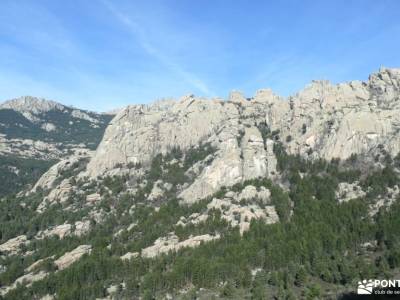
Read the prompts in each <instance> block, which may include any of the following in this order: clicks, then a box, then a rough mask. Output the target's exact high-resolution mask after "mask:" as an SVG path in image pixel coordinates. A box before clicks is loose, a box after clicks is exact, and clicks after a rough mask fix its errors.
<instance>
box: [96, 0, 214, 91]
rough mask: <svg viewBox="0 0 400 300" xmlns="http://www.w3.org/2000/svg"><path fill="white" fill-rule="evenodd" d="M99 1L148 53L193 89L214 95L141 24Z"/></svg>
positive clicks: (108, 2)
mask: <svg viewBox="0 0 400 300" xmlns="http://www.w3.org/2000/svg"><path fill="white" fill-rule="evenodd" d="M101 2H102V3H103V4H104V5H105V6H106V7H107V9H108V10H109V11H110V12H111V13H112V14H113V16H114V17H115V18H117V19H118V20H119V21H120V22H121V23H122V24H124V26H126V27H127V28H128V29H129V30H130V32H131V33H132V34H133V35H134V36H135V38H136V41H137V42H138V43H139V45H140V46H141V47H142V48H143V50H144V51H146V53H147V54H148V55H151V56H152V57H154V58H155V59H157V60H158V61H159V62H160V63H162V64H163V65H164V66H165V67H167V68H168V69H169V70H170V71H172V72H173V73H175V74H176V75H178V76H179V77H181V78H182V80H184V81H185V82H187V83H188V84H190V85H191V86H193V87H194V88H195V89H197V90H198V91H200V92H201V93H203V94H204V95H205V96H215V95H216V94H215V93H214V92H213V91H212V90H211V89H210V87H209V86H208V85H207V84H206V83H205V82H204V81H203V80H202V79H200V78H199V77H198V76H196V75H195V74H193V73H192V72H189V71H187V70H186V69H185V68H184V67H183V66H181V65H180V64H179V63H177V62H176V61H175V60H174V59H173V58H172V57H170V56H168V55H166V54H165V53H164V52H163V51H162V50H161V49H159V48H157V47H156V46H155V45H154V44H153V43H152V42H151V40H149V39H148V37H147V35H146V32H145V31H144V30H143V28H142V26H140V24H139V23H138V22H136V21H135V20H134V19H133V18H132V17H130V16H128V15H126V14H124V13H123V12H121V11H120V10H119V9H118V8H116V7H115V6H114V5H113V4H112V3H111V2H110V1H108V0H101Z"/></svg>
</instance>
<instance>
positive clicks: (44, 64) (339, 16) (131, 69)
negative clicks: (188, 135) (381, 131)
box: [0, 0, 400, 111]
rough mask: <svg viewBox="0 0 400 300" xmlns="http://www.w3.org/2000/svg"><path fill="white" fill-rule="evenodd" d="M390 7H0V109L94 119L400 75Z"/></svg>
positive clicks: (36, 1)
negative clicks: (28, 104)
mask: <svg viewBox="0 0 400 300" xmlns="http://www.w3.org/2000/svg"><path fill="white" fill-rule="evenodd" d="M399 11H400V1H398V0H392V1H389V0H380V1H377V0H371V1H368V0H360V1H351V0H346V1H340V0H339V1H338V0H335V1H333V0H332V1H305V0H298V1H294V0H293V1H266V0H265V1H255V0H254V1H240V0H237V1H232V0H231V1H228V0H226V1H222V0H213V1H211V0H210V1H206V0H204V1H187V0H186V1H183V0H182V1H173V0H171V1H167V0H164V1H152V0H147V1H122V0H121V1H118V0H91V1H85V0H81V1H78V0H69V1H52V0H31V1H25V0H18V1H15V0H1V1H0V56H1V60H0V101H3V100H7V99H10V98H14V97H18V96H21V95H33V96H39V97H45V98H49V99H53V100H57V101H60V102H62V103H65V104H69V105H74V106H77V107H81V108H86V109H91V110H96V111H106V110H109V109H112V108H115V107H121V106H124V105H127V104H131V103H147V102H151V101H153V100H155V99H159V98H162V97H175V98H178V97H180V96H182V95H184V94H188V93H193V94H195V95H199V96H207V97H213V96H220V97H223V98H226V97H227V96H228V94H229V91H230V90H233V89H235V90H241V91H243V92H244V93H245V94H246V96H252V95H253V94H254V93H255V91H256V90H257V89H260V88H267V87H269V88H272V89H273V90H274V91H275V92H276V93H278V94H281V95H283V96H288V95H290V94H293V93H295V92H296V91H298V90H299V89H301V88H302V87H303V86H304V85H305V84H307V83H308V82H310V81H311V80H313V79H328V80H331V81H332V82H342V81H349V80H353V79H359V80H366V79H367V78H368V74H370V73H371V72H373V71H376V70H378V69H379V67H380V66H386V67H400V18H399Z"/></svg>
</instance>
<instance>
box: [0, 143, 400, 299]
mask: <svg viewBox="0 0 400 300" xmlns="http://www.w3.org/2000/svg"><path fill="white" fill-rule="evenodd" d="M175 153H178V155H176V154H175V156H174V155H173V154H171V156H166V157H162V158H157V159H156V160H155V162H156V163H154V164H153V165H152V167H151V169H150V170H149V172H147V175H145V177H144V180H145V181H146V182H147V184H146V186H143V187H142V188H141V189H139V190H138V191H137V193H136V194H135V196H131V195H130V194H129V192H128V191H127V190H126V182H127V181H129V176H128V177H125V178H123V177H106V178H104V179H103V181H102V183H101V184H99V185H100V186H102V187H103V188H104V189H106V190H109V191H110V192H112V193H106V192H105V191H103V192H102V195H103V196H104V198H103V199H102V200H101V201H100V202H99V203H97V204H96V205H95V206H94V207H88V206H85V202H86V200H85V197H83V196H82V195H81V196H79V195H75V196H72V197H71V198H70V199H69V200H67V201H66V202H65V203H62V204H61V203H60V204H55V205H53V206H50V207H49V208H48V209H47V210H46V211H44V212H43V213H41V214H39V213H37V210H36V209H37V207H38V205H39V204H40V202H41V201H42V197H43V192H42V191H39V192H37V193H35V194H32V195H31V196H29V197H25V198H22V199H18V200H19V201H18V200H17V199H13V198H8V199H6V200H5V201H3V202H2V203H1V204H0V208H1V211H2V212H7V214H2V215H1V223H0V226H1V227H0V228H1V233H2V239H3V240H4V241H6V240H8V239H9V238H11V237H14V236H20V235H26V236H27V238H28V240H30V241H31V242H30V243H25V246H23V248H22V250H21V251H23V252H20V253H30V251H33V253H32V254H28V256H24V257H23V256H21V255H13V256H6V257H3V258H2V261H1V265H3V266H4V268H5V271H4V272H3V273H2V274H1V275H0V281H1V285H2V286H8V285H10V284H12V283H13V282H14V280H15V279H17V278H18V277H21V276H22V275H23V274H24V273H29V272H27V271H26V270H27V268H28V267H29V266H30V265H31V264H33V263H34V262H35V261H38V260H40V259H44V260H43V261H41V262H40V263H39V264H38V265H37V266H35V268H33V270H34V271H33V272H31V273H33V274H35V273H36V274H39V273H40V272H44V273H46V274H48V275H47V276H46V277H44V279H42V280H39V281H37V282H35V283H33V285H32V286H31V287H29V288H27V287H23V286H19V287H17V288H16V289H13V290H11V291H10V292H9V293H8V294H6V296H5V299H29V298H30V297H38V296H40V295H41V296H43V295H46V294H50V295H52V294H56V295H57V299H94V298H101V297H105V296H107V295H108V294H109V293H110V290H107V287H110V286H116V287H115V289H111V291H112V292H111V293H112V294H113V295H114V297H116V298H120V299H134V298H138V297H139V296H141V297H144V298H145V299H151V298H153V297H156V298H161V297H164V296H165V295H166V294H170V295H171V296H172V298H176V299H188V298H193V297H195V295H198V296H199V297H200V298H201V297H203V299H209V298H212V297H214V298H231V297H234V298H235V297H236V298H247V297H251V298H254V299H271V298H272V297H276V298H279V299H298V298H302V297H304V298H308V299H314V298H321V297H322V298H326V297H331V298H335V297H337V296H339V295H340V294H341V293H342V292H343V291H354V289H355V284H356V281H357V280H359V279H360V278H377V277H380V276H385V277H390V276H391V274H393V272H395V271H396V270H397V268H398V267H399V264H400V260H399V259H400V253H399V251H398V249H399V246H400V244H399V242H400V241H399V239H398V234H397V233H398V230H400V223H399V222H398V220H399V218H398V216H399V213H400V206H399V205H400V202H398V201H397V200H398V197H399V195H398V194H397V195H396V196H395V197H396V201H394V202H393V204H392V205H391V206H390V208H388V207H387V206H384V205H383V206H382V207H381V209H380V210H379V212H377V213H374V214H372V213H371V212H372V210H371V209H372V208H373V207H374V205H375V204H376V199H377V198H380V197H382V199H391V198H390V197H392V196H393V195H389V194H388V193H389V192H388V191H389V190H390V189H395V188H396V186H398V184H399V174H398V167H399V166H400V157H396V158H395V159H394V160H392V161H391V162H390V163H387V164H386V165H385V166H384V167H383V168H382V169H376V170H372V169H371V172H370V173H369V174H362V173H361V172H360V171H359V170H357V169H356V168H354V167H353V166H354V165H357V158H356V157H353V158H352V160H349V161H344V162H341V161H339V160H334V161H331V162H327V161H324V160H318V161H315V162H310V161H305V160H304V159H302V158H301V157H299V156H291V155H287V154H286V153H285V152H284V151H282V148H280V147H279V146H277V147H276V149H275V153H276V154H277V158H278V163H279V166H280V167H279V168H280V171H281V173H282V176H283V177H282V180H283V181H284V182H286V184H287V185H288V186H289V189H288V190H285V189H282V188H281V187H279V186H278V185H276V184H274V183H273V182H271V181H270V180H269V179H267V178H259V179H254V180H250V181H246V182H243V183H241V184H236V185H234V186H232V187H226V188H224V189H222V190H220V191H219V192H218V193H216V194H215V195H213V197H209V198H206V199H204V200H202V201H200V202H198V203H197V204H194V205H191V206H187V205H179V203H178V201H177V199H175V198H173V197H171V198H169V199H168V201H166V202H164V203H162V204H161V205H160V206H159V209H155V208H154V206H153V205H151V204H149V203H148V202H147V201H146V197H145V195H146V193H147V192H148V191H149V190H150V189H151V188H150V187H151V186H152V185H153V184H154V183H155V182H156V181H157V180H159V178H163V180H164V181H165V182H166V183H169V182H174V183H175V184H176V183H179V182H183V181H184V180H185V179H184V178H181V177H180V176H179V175H178V176H175V174H180V172H179V171H177V172H170V169H169V166H170V165H169V163H170V162H171V161H172V160H175V159H177V158H178V157H179V156H180V154H179V152H177V151H175ZM71 174H72V173H71ZM300 174H301V175H300ZM344 182H345V183H348V184H352V183H357V185H359V186H360V187H362V189H363V190H367V191H368V192H367V193H366V194H365V195H363V196H362V197H359V198H356V199H352V200H347V201H343V202H339V201H338V198H337V189H338V186H339V185H340V183H344ZM76 184H77V185H78V186H81V189H80V190H81V191H82V192H83V193H84V194H90V193H91V191H92V190H93V189H94V188H95V185H96V183H95V182H92V183H91V184H89V185H88V184H84V183H83V182H80V181H78V182H77V183H76ZM250 185H251V186H254V187H256V188H257V189H260V188H261V187H265V188H267V189H269V190H270V191H271V199H270V201H271V203H272V204H275V205H276V206H277V211H278V215H279V218H280V222H278V223H275V224H266V223H265V222H264V221H263V220H261V219H260V220H256V219H253V220H252V221H251V225H250V228H249V230H248V231H246V232H244V233H243V235H242V236H241V235H240V232H239V228H238V227H232V226H231V225H230V224H229V222H227V220H226V219H225V218H224V213H223V212H222V211H221V210H222V209H221V210H220V209H214V210H212V211H209V212H208V218H207V219H206V220H205V221H204V222H199V223H197V224H190V223H188V224H186V225H183V224H179V221H181V220H183V218H185V219H186V220H189V219H190V216H192V215H193V214H202V213H204V212H205V211H207V206H208V205H209V204H210V202H211V200H212V198H223V197H224V196H226V195H227V193H229V191H231V192H240V191H243V189H244V188H245V187H246V186H250ZM254 201H255V202H257V201H258V200H257V199H247V200H242V202H243V203H242V204H243V205H245V204H250V203H252V202H254ZM21 203H24V208H22V207H21ZM66 207H70V208H73V207H75V208H79V209H65V208H66ZM63 208H64V209H63ZM93 209H94V210H101V211H102V213H103V214H104V216H105V217H104V219H101V220H100V219H99V220H98V221H97V222H96V221H94V220H93V221H91V222H92V227H91V229H90V230H89V231H87V232H85V233H84V234H82V235H77V234H67V235H66V236H65V237H63V238H62V239H60V238H59V237H57V236H47V237H46V238H45V239H38V238H37V237H38V232H40V231H42V230H45V229H47V228H49V226H50V228H51V226H52V225H60V224H64V223H68V224H74V223H75V222H76V221H78V220H81V219H82V218H84V216H89V215H90V212H89V211H90V210H92V211H93ZM75 224H76V223H75ZM132 224H134V225H132ZM73 230H74V229H71V232H73ZM75 230H76V229H75ZM169 232H175V234H176V235H177V237H178V239H179V240H181V241H184V240H187V239H188V238H190V236H193V235H194V236H199V235H202V234H211V235H216V234H217V233H218V235H219V236H220V238H219V239H216V240H213V241H210V242H207V243H201V244H200V245H198V247H197V248H182V249H179V250H178V251H177V252H174V251H173V252H165V253H160V254H159V255H156V256H148V257H143V253H146V252H145V251H143V249H146V248H147V247H149V246H152V245H153V244H154V242H155V240H156V239H158V238H159V237H162V236H166V235H168V233H169ZM35 237H36V238H35ZM165 243H168V241H165ZM79 245H91V254H90V255H83V256H82V258H81V259H80V260H79V261H78V262H76V263H74V264H72V265H71V266H70V267H69V268H66V269H63V270H61V271H57V268H59V267H57V265H56V264H55V261H57V260H56V259H57V258H58V257H60V256H62V255H63V254H64V253H66V252H68V251H71V250H73V249H75V248H76V247H77V246H79ZM140 251H141V252H142V256H140V255H139V253H140ZM126 253H137V254H132V257H131V259H129V260H121V258H120V257H121V256H123V255H125V254H126ZM31 269H32V268H31ZM24 270H25V271H24ZM40 274H42V273H40ZM32 276H34V275H32ZM200 288H202V289H200ZM182 289H183V290H184V291H185V292H183V293H181V292H179V291H182Z"/></svg>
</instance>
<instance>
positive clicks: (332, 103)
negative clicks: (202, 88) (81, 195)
mask: <svg viewBox="0 0 400 300" xmlns="http://www.w3.org/2000/svg"><path fill="white" fill-rule="evenodd" d="M270 132H272V133H274V134H273V135H270V136H269V137H267V136H268V133H270ZM399 132H400V70H399V69H381V70H380V71H379V72H378V73H375V74H372V75H371V76H370V77H369V80H368V82H359V81H352V82H349V83H343V84H337V85H333V84H331V83H329V82H327V81H314V82H312V83H311V84H310V85H308V86H307V87H305V88H304V89H303V90H302V91H300V92H298V93H297V94H296V95H294V96H291V97H289V98H288V99H284V98H282V97H279V96H277V95H275V94H274V93H273V92H272V91H270V90H259V91H257V93H256V95H255V96H254V97H252V98H250V99H247V98H245V97H244V96H243V95H242V94H241V93H239V92H232V93H231V94H230V96H229V98H228V99H227V100H226V101H224V100H222V99H204V98H197V97H195V96H192V95H189V96H185V97H183V98H181V99H180V100H179V101H161V102H157V103H154V104H150V105H135V106H128V107H127V108H125V109H124V110H122V111H120V112H119V113H118V114H117V116H116V117H115V118H114V119H113V120H112V122H111V123H110V125H109V126H108V128H107V130H106V132H105V134H104V137H103V140H102V141H101V143H100V145H99V147H98V149H97V150H96V152H95V154H94V156H93V157H92V158H91V160H90V162H89V164H88V174H89V175H90V176H93V177H96V176H98V175H102V174H105V173H110V172H111V173H113V174H117V173H121V172H124V170H123V167H124V166H126V165H128V164H136V163H140V164H142V165H143V166H148V165H149V164H150V162H151V160H152V158H153V157H155V156H156V155H157V154H166V153H168V151H170V150H171V149H173V148H176V147H179V148H180V149H181V150H183V151H185V150H187V149H189V148H191V147H197V146H198V145H200V144H202V143H203V144H206V143H209V144H211V145H212V146H213V147H215V148H216V152H215V153H214V154H213V157H212V162H211V163H210V164H209V165H208V166H207V167H206V168H204V169H203V170H202V172H200V173H199V174H198V175H197V178H196V180H195V181H194V182H193V183H192V184H191V185H190V186H189V187H187V188H186V189H185V190H183V191H182V193H181V196H182V198H183V199H185V200H187V201H194V200H196V199H201V198H203V197H205V196H207V195H210V194H212V193H214V192H215V191H217V190H218V189H220V188H221V187H222V186H230V185H233V184H235V183H239V182H243V181H245V180H248V179H252V178H257V177H265V176H267V177H271V178H273V177H274V176H275V175H276V173H277V170H276V158H275V156H274V154H273V147H274V143H275V141H277V140H278V141H280V142H281V143H282V144H283V145H284V147H285V149H286V150H287V152H288V153H290V154H300V155H301V156H303V157H306V158H311V159H317V158H323V159H327V160H331V159H333V158H339V159H347V158H349V157H350V156H351V155H352V154H359V155H366V156H369V157H373V156H374V153H377V151H380V148H381V147H382V146H383V147H384V148H385V150H386V151H387V152H388V153H390V154H391V155H396V154H397V153H399V151H400V134H399ZM266 137H267V138H266ZM116 167H118V170H117V171H116V172H115V169H116ZM121 167H122V169H121ZM113 170H114V171H113Z"/></svg>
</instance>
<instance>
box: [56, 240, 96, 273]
mask: <svg viewBox="0 0 400 300" xmlns="http://www.w3.org/2000/svg"><path fill="white" fill-rule="evenodd" d="M91 251H92V246H91V245H80V246H78V247H76V248H75V249H74V250H72V251H70V252H67V253H65V254H64V255H63V256H61V257H60V258H59V259H57V260H56V261H54V264H55V265H56V266H57V267H58V270H63V269H65V268H68V267H69V266H70V265H72V264H73V263H74V262H76V261H77V260H79V259H80V258H81V257H82V256H83V255H85V254H90V252H91Z"/></svg>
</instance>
